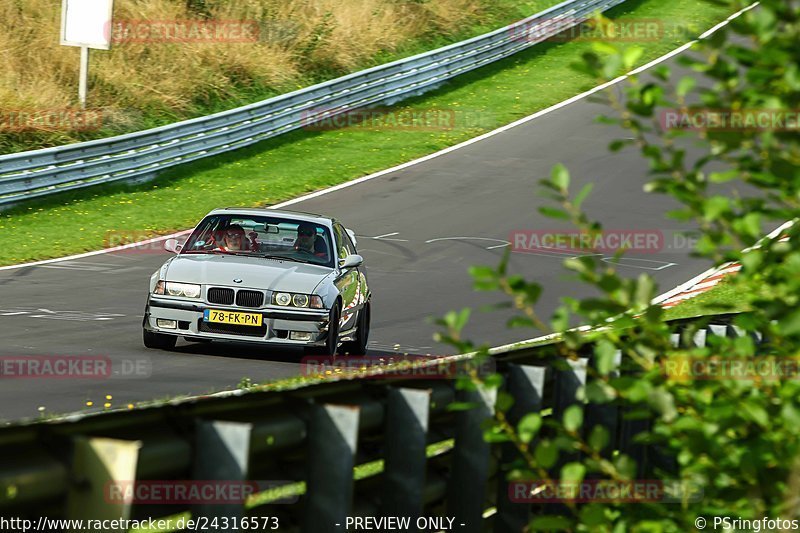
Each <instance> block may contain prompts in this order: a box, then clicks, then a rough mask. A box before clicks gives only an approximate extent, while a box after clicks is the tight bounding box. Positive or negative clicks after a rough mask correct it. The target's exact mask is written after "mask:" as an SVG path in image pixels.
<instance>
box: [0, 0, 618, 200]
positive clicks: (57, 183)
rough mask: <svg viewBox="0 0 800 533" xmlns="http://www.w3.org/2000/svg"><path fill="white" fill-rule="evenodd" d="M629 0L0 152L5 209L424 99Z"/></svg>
mask: <svg viewBox="0 0 800 533" xmlns="http://www.w3.org/2000/svg"><path fill="white" fill-rule="evenodd" d="M623 1H624V0H567V1H565V2H562V3H561V4H558V5H556V6H554V7H552V8H550V9H547V10H545V11H542V12H541V13H537V14H536V15H533V16H531V17H529V18H527V19H524V20H522V21H519V22H517V23H515V24H513V25H510V26H507V27H504V28H500V29H498V30H495V31H493V32H491V33H487V34H484V35H480V36H478V37H474V38H472V39H468V40H466V41H462V42H460V43H456V44H452V45H450V46H446V47H444V48H439V49H437V50H433V51H431V52H427V53H423V54H419V55H416V56H413V57H409V58H406V59H402V60H399V61H395V62H393V63H388V64H386V65H381V66H378V67H374V68H371V69H367V70H363V71H361V72H357V73H354V74H350V75H348V76H344V77H341V78H337V79H335V80H332V81H328V82H325V83H321V84H318V85H314V86H311V87H307V88H305V89H302V90H299V91H295V92H292V93H288V94H284V95H280V96H277V97H275V98H270V99H268V100H264V101H262V102H258V103H255V104H251V105H248V106H244V107H239V108H236V109H232V110H230V111H225V112H222V113H217V114H214V115H210V116H206V117H201V118H197V119H193V120H187V121H184V122H178V123H175V124H170V125H168V126H162V127H159V128H154V129H150V130H145V131H141V132H137V133H131V134H128V135H120V136H117V137H110V138H107V139H100V140H96V141H89V142H83V143H77V144H71V145H66V146H60V147H55V148H47V149H42V150H34V151H29V152H20V153H16V154H8V155H3V156H0V206H3V205H10V204H16V203H19V202H21V201H23V200H26V199H30V198H36V197H40V196H46V195H50V194H53V193H57V192H61V191H67V190H71V189H78V188H82V187H88V186H91V185H96V184H100V183H109V182H116V181H129V182H137V181H141V180H144V179H148V178H150V177H152V176H154V175H156V174H157V173H158V172H160V171H162V170H164V169H167V168H170V167H173V166H176V165H181V164H184V163H188V162H190V161H194V160H197V159H201V158H204V157H209V156H213V155H218V154H221V153H224V152H228V151H231V150H236V149H238V148H242V147H244V146H248V145H251V144H253V143H257V142H259V141H262V140H264V139H268V138H270V137H274V136H276V135H280V134H282V133H286V132H288V131H292V130H296V129H298V128H301V127H302V126H303V125H304V124H305V123H306V122H307V121H308V118H307V117H308V114H309V113H319V111H320V110H321V109H325V110H327V111H326V112H327V113H328V116H331V115H336V114H337V113H345V112H348V111H352V110H353V109H358V108H363V107H366V106H372V105H378V104H384V105H387V104H391V103H394V102H397V101H399V100H402V99H403V98H406V97H409V96H413V95H418V94H420V93H422V92H424V91H426V90H429V89H431V88H434V87H436V86H438V85H439V84H441V83H442V82H444V81H446V80H448V79H450V78H453V77H455V76H458V75H460V74H463V73H465V72H469V71H471V70H473V69H476V68H479V67H482V66H484V65H487V64H489V63H492V62H494V61H498V60H500V59H503V58H505V57H508V56H510V55H512V54H514V53H516V52H519V51H520V50H524V49H526V48H528V47H530V46H532V45H534V44H536V43H538V42H541V41H543V40H545V39H547V38H549V37H551V36H553V35H556V34H557V33H559V32H560V31H562V30H565V29H567V28H570V27H572V26H574V25H576V24H578V23H579V22H580V21H582V20H585V19H586V18H587V17H589V16H591V15H592V14H593V13H595V12H600V11H605V10H607V9H609V8H611V7H613V6H615V5H617V4H620V3H621V2H623Z"/></svg>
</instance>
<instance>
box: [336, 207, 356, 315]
mask: <svg viewBox="0 0 800 533" xmlns="http://www.w3.org/2000/svg"><path fill="white" fill-rule="evenodd" d="M333 230H334V234H335V236H336V256H337V261H340V260H342V259H344V258H345V257H347V256H348V255H350V254H355V253H356V251H355V247H354V246H353V243H352V242H350V237H349V236H348V235H347V231H345V229H344V227H343V226H342V225H341V224H339V223H338V222H337V223H336V224H334V226H333ZM360 281H361V275H360V272H359V269H358V267H355V268H348V269H342V270H341V272H340V273H339V276H338V277H337V278H336V282H335V283H336V288H337V289H338V290H339V294H340V295H341V296H342V328H343V329H350V328H351V327H352V326H353V324H354V321H353V319H354V317H355V310H356V308H357V306H358V304H359V303H360V302H361V299H362V298H363V296H362V295H361V294H360V292H361V283H360Z"/></svg>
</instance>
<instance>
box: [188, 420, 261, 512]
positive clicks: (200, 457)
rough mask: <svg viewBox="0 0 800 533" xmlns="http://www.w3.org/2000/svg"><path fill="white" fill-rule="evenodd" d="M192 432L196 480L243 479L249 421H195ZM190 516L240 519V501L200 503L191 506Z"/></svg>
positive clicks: (247, 463)
mask: <svg viewBox="0 0 800 533" xmlns="http://www.w3.org/2000/svg"><path fill="white" fill-rule="evenodd" d="M196 428H197V429H196V430H197V433H196V435H195V459H194V469H193V477H194V480H196V481H211V480H216V481H222V482H224V483H237V482H243V481H245V480H246V479H247V473H248V470H249V466H250V463H249V460H250V435H251V433H252V430H253V425H252V424H244V423H241V422H227V421H219V420H215V421H206V420H198V422H197V425H196ZM192 516H195V517H207V518H223V517H227V518H241V517H242V516H244V504H243V503H233V502H230V503H225V504H220V503H211V502H209V503H200V504H195V505H194V506H192Z"/></svg>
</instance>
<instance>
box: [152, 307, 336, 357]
mask: <svg viewBox="0 0 800 533" xmlns="http://www.w3.org/2000/svg"><path fill="white" fill-rule="evenodd" d="M206 309H219V310H224V311H238V312H242V313H258V314H261V316H262V317H263V318H262V321H263V325H262V326H261V327H253V326H236V325H228V324H216V323H209V322H205V321H204V320H203V312H204V311H205V310H206ZM159 319H161V320H172V321H175V322H176V323H177V328H175V329H171V328H163V327H159V326H158V323H157V321H158V320H159ZM328 319H329V315H328V311H327V310H324V309H319V310H316V309H290V308H286V309H275V308H274V307H267V308H262V309H250V308H244V307H235V306H226V305H216V304H207V303H205V302H187V301H185V300H177V299H168V298H158V297H154V296H152V295H151V296H150V297H149V298H148V300H147V306H146V308H145V314H144V322H143V324H142V326H143V327H144V329H146V330H147V331H151V332H154V333H161V334H164V335H174V336H179V337H194V338H198V339H209V340H229V341H238V342H251V343H257V344H268V345H277V346H301V347H302V346H324V345H325V341H326V339H327V334H328ZM291 332H305V333H310V334H311V339H310V340H292V339H290V333H291Z"/></svg>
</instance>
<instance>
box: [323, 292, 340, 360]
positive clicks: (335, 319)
mask: <svg viewBox="0 0 800 533" xmlns="http://www.w3.org/2000/svg"><path fill="white" fill-rule="evenodd" d="M338 349H339V306H338V305H335V306H334V307H333V309H331V316H330V321H329V322H328V340H327V341H325V348H323V350H324V355H326V356H328V357H335V356H336V350H338Z"/></svg>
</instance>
